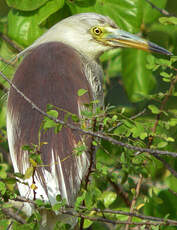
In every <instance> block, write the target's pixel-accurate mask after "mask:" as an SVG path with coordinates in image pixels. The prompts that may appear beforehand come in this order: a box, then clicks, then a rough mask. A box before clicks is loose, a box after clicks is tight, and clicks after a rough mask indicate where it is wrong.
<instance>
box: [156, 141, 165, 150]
mask: <svg viewBox="0 0 177 230" xmlns="http://www.w3.org/2000/svg"><path fill="white" fill-rule="evenodd" d="M167 145H168V143H167V142H166V141H162V142H160V143H158V145H157V148H164V147H165V146H167Z"/></svg>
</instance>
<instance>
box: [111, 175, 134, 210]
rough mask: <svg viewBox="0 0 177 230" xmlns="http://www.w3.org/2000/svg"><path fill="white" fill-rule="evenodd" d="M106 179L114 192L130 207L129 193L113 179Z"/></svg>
mask: <svg viewBox="0 0 177 230" xmlns="http://www.w3.org/2000/svg"><path fill="white" fill-rule="evenodd" d="M108 181H109V183H110V184H111V185H112V186H113V188H114V189H115V191H116V193H117V195H118V196H120V197H121V198H122V199H123V201H124V202H125V204H126V205H127V206H128V207H130V206H131V202H130V200H129V195H128V193H126V192H125V191H124V190H123V188H122V187H121V186H120V185H119V184H116V183H115V182H114V181H112V180H111V178H109V177H108Z"/></svg>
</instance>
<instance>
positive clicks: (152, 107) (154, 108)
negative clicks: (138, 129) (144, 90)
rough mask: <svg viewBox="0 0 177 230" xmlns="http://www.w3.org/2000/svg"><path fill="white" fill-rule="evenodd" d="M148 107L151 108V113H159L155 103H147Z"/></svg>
mask: <svg viewBox="0 0 177 230" xmlns="http://www.w3.org/2000/svg"><path fill="white" fill-rule="evenodd" d="M148 108H149V109H150V110H151V112H152V113H153V114H159V113H160V110H159V108H157V106H155V105H148Z"/></svg>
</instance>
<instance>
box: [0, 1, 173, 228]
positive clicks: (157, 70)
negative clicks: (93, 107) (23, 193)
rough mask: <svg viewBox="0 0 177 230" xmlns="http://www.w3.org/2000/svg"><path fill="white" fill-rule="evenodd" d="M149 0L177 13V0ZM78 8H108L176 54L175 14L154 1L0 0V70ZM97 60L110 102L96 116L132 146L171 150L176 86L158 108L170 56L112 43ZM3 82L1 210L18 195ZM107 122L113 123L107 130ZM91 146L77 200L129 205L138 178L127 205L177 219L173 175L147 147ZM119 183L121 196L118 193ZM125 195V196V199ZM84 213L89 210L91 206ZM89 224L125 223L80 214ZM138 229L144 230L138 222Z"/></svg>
mask: <svg viewBox="0 0 177 230" xmlns="http://www.w3.org/2000/svg"><path fill="white" fill-rule="evenodd" d="M151 2H152V3H154V4H155V5H156V6H157V7H159V8H162V9H166V10H167V11H168V12H171V13H172V14H177V1H172V0H158V1H156V0H151ZM81 12H97V13H100V14H103V15H108V16H110V17H111V18H112V19H113V20H114V21H115V22H116V23H117V25H118V26H119V27H120V28H122V29H124V30H127V31H129V32H131V33H137V34H138V35H140V36H143V37H144V38H146V39H148V40H151V41H152V42H155V43H157V44H159V45H161V46H163V47H164V48H166V49H168V50H170V51H171V52H173V53H174V54H176V53H177V45H176V44H177V25H176V24H175V19H173V20H172V21H173V23H170V22H168V21H166V22H164V23H160V22H159V18H160V17H161V16H163V15H161V13H160V12H159V11H158V10H157V9H154V8H152V7H151V6H150V4H148V2H147V1H146V0H23V1H22V0H6V1H5V0H0V33H1V36H0V70H1V71H3V72H4V73H5V74H6V76H8V77H9V78H12V76H13V73H14V71H15V69H16V66H15V64H13V63H12V65H11V64H10V65H8V66H7V62H8V61H9V60H10V59H11V58H12V57H14V55H16V54H17V53H18V52H19V50H22V49H24V48H25V47H28V46H29V45H30V44H32V43H33V42H34V41H35V40H36V39H37V38H38V37H39V36H40V35H41V34H43V33H44V32H45V31H46V30H48V29H49V28H50V27H51V26H52V25H54V24H55V23H57V22H58V21H60V20H62V19H63V18H65V17H68V16H70V15H73V14H77V13H81ZM161 21H163V20H161ZM7 38H9V39H10V40H11V41H12V42H13V46H12V45H11V44H10V43H9V42H7ZM14 44H15V45H16V46H15V47H16V48H14ZM159 58H161V59H159ZM162 58H163V59H162ZM100 61H101V63H102V65H103V67H104V73H105V78H104V81H105V84H104V87H105V104H106V105H107V106H108V105H109V106H110V105H111V106H114V107H112V108H110V109H108V110H107V111H101V112H99V113H100V114H103V113H104V119H103V118H102V116H100V118H98V122H99V123H100V124H102V126H103V130H104V132H105V133H107V135H112V136H113V137H115V138H116V139H118V140H121V141H124V142H127V143H131V144H134V145H140V146H142V147H155V148H160V149H162V150H169V151H173V152H176V149H177V143H176V134H177V109H176V96H177V93H176V92H175V86H174V85H173V92H172V94H171V95H170V96H169V97H168V100H167V102H166V103H165V106H164V107H163V108H162V107H161V106H162V104H163V99H164V97H165V96H166V94H167V92H168V90H169V87H170V82H172V80H174V79H173V78H174V77H175V75H176V73H175V71H174V68H175V67H174V66H175V64H176V63H174V64H172V61H169V58H166V59H165V57H162V56H158V55H153V56H152V55H151V54H149V53H146V52H144V51H140V50H134V49H117V50H113V51H110V52H107V53H105V54H103V55H102V56H101V57H100ZM164 72H165V74H164ZM8 88H9V86H8V84H7V82H5V80H3V79H2V78H0V97H1V101H0V153H1V158H0V192H1V198H0V202H1V209H2V210H3V207H4V206H3V205H4V201H8V199H9V197H10V198H13V195H14V194H18V192H17V191H15V192H14V188H15V189H16V187H15V181H14V180H13V183H12V181H11V183H10V180H8V179H9V178H11V175H12V172H13V170H12V166H11V162H10V159H9V154H8V144H7V138H6V124H5V114H6V98H7V97H6V96H7V93H5V92H6V90H7V89H8ZM145 108H146V111H145V113H143V115H142V116H139V117H137V119H135V120H133V119H132V116H133V115H135V114H138V113H139V112H141V111H143V110H144V109H145ZM161 108H162V109H161ZM162 110H163V111H162ZM110 111H111V112H110ZM162 112H163V113H162ZM159 114H160V116H159V118H158V115H159ZM93 116H94V115H93ZM98 117H99V116H98ZM157 120H158V126H157V127H156V129H155V131H154V132H153V131H152V129H153V127H154V124H155V122H156V121H157ZM120 122H121V125H120ZM111 127H115V129H112V130H111ZM116 127H117V128H116ZM149 136H153V143H150V141H149V138H148V137H149ZM96 145H99V148H98V151H97V155H96V157H97V169H96V173H95V174H93V179H92V183H91V184H90V185H89V186H88V188H87V190H86V191H85V190H84V189H83V193H81V196H80V197H79V198H80V200H79V199H78V200H77V205H80V204H81V202H80V201H81V200H83V199H85V200H86V206H87V207H88V208H91V207H99V208H100V207H101V208H110V209H113V210H123V211H130V206H131V201H132V200H133V198H134V197H135V196H136V191H135V190H136V185H137V183H138V180H139V178H140V177H143V182H142V184H141V189H140V193H139V194H138V197H137V200H136V204H135V206H134V207H133V210H136V211H138V212H139V213H143V214H145V215H152V216H156V217H161V218H167V217H168V218H171V219H176V220H177V208H176V207H177V196H176V193H175V192H177V178H176V177H175V175H173V174H172V173H171V172H170V171H169V170H167V168H166V167H165V165H164V164H163V163H162V161H159V160H158V159H157V158H155V157H153V156H152V155H150V154H148V153H143V154H140V155H134V152H132V151H131V150H128V149H125V148H122V147H118V146H115V145H113V144H111V143H109V142H108V141H98V143H96ZM162 159H163V160H164V161H165V162H167V163H168V164H169V165H170V167H171V168H173V169H174V170H176V169H177V160H176V159H175V158H172V157H169V156H164V157H163V158H162ZM120 189H121V190H122V191H123V194H124V195H121V193H120V191H119V190H120ZM83 194H84V195H83ZM125 195H127V196H125ZM14 196H15V195H14ZM125 197H128V198H127V200H126V199H125ZM131 211H132V210H131ZM89 215H94V214H93V213H89ZM106 217H107V218H112V219H119V220H127V219H128V217H127V216H121V215H119V216H116V215H115V216H114V217H113V216H110V215H108V216H106ZM0 219H1V220H0V226H4V228H2V229H6V227H7V226H8V225H9V223H10V221H11V220H10V219H9V218H7V217H6V216H5V215H4V213H3V212H2V214H1V216H0ZM136 220H137V221H140V220H139V219H136ZM13 225H14V229H16V228H17V227H18V228H19V229H23V227H24V226H25V225H23V226H22V225H20V224H18V223H17V222H16V221H14V222H13ZM27 225H28V228H29V229H37V227H36V225H34V223H33V218H32V219H30V220H28V223H27ZM34 226H35V227H34ZM63 226H64V225H63ZM89 226H92V229H124V225H115V226H113V225H106V224H104V223H100V222H96V221H95V222H93V221H88V220H87V221H85V222H84V228H86V227H89ZM65 228H67V227H66V226H65ZM65 228H64V227H63V229H65ZM0 229H1V227H0ZM59 229H62V228H59ZM142 229H145V228H144V226H143V225H142ZM152 229H176V227H167V226H165V227H159V226H156V227H155V226H153V228H152Z"/></svg>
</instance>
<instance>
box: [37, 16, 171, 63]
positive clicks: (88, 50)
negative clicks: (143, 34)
mask: <svg viewBox="0 0 177 230" xmlns="http://www.w3.org/2000/svg"><path fill="white" fill-rule="evenodd" d="M50 41H61V42H63V43H65V44H67V45H70V46H72V47H74V48H75V49H77V50H78V51H79V52H80V53H82V54H83V55H84V56H88V57H91V58H92V59H93V58H94V59H95V58H97V57H98V56H99V55H100V54H101V53H103V52H104V51H106V50H109V49H113V48H118V47H132V48H137V49H142V50H145V51H152V52H156V53H161V54H165V55H172V53H170V52H169V51H167V50H166V49H164V48H162V47H160V46H158V45H156V44H154V43H152V42H148V41H146V40H144V39H142V38H140V37H138V36H136V35H134V34H131V33H128V32H126V31H123V30H121V29H120V28H119V27H118V26H117V25H116V24H115V22H114V21H113V20H111V19H110V18H109V17H106V16H103V15H100V14H96V13H82V14H77V15H73V16H71V17H68V18H66V19H64V20H62V21H60V22H59V23H57V24H56V25H55V26H53V27H52V28H51V29H50V30H49V31H48V32H47V33H45V34H44V35H43V36H42V37H41V38H39V39H38V40H37V41H36V42H35V43H34V45H38V44H41V43H43V42H50Z"/></svg>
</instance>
